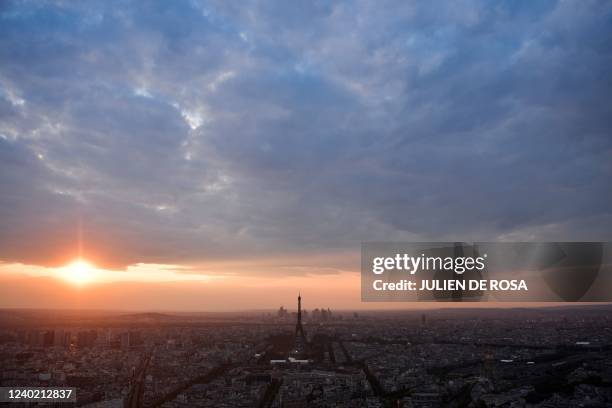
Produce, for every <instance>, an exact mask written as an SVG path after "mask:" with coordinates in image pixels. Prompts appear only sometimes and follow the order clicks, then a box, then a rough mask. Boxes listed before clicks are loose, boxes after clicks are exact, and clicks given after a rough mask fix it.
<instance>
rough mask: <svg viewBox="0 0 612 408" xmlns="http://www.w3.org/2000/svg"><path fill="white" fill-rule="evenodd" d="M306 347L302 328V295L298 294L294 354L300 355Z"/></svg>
mask: <svg viewBox="0 0 612 408" xmlns="http://www.w3.org/2000/svg"><path fill="white" fill-rule="evenodd" d="M305 347H306V333H305V332H304V327H303V326H302V295H301V294H299V293H298V312H297V323H296V325H295V347H294V352H296V353H301V352H303V351H304V349H305Z"/></svg>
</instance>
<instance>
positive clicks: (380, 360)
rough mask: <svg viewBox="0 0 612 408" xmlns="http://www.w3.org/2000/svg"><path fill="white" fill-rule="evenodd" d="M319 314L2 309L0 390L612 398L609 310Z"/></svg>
mask: <svg viewBox="0 0 612 408" xmlns="http://www.w3.org/2000/svg"><path fill="white" fill-rule="evenodd" d="M280 310H285V309H284V308H282V309H280ZM318 310H324V311H325V312H326V313H325V316H326V318H325V319H323V318H322V317H321V316H322V314H321V313H320V312H319V313H318V314H317V313H312V312H311V313H305V311H301V310H300V305H298V311H297V313H296V312H290V311H287V310H285V312H283V313H274V312H250V313H243V314H239V313H235V314H222V313H221V314H156V313H143V314H118V313H102V312H100V313H93V312H81V313H77V312H72V313H69V312H53V313H51V312H42V311H37V312H35V311H8V310H7V311H3V312H2V313H1V323H2V328H1V332H0V342H1V346H0V353H1V359H2V360H1V361H2V362H3V363H2V367H1V385H2V386H24V385H28V386H72V387H76V388H77V403H76V405H77V406H85V407H122V406H145V407H168V408H170V407H193V406H202V407H215V408H217V407H311V406H314V407H392V406H393V407H396V406H402V407H442V406H448V407H560V406H561V407H563V406H567V407H574V406H585V407H608V406H611V405H612V388H611V386H612V351H611V349H610V345H611V344H612V315H611V314H610V311H612V309H611V308H610V307H609V306H605V305H604V306H573V307H550V308H532V309H529V308H519V309H451V308H449V309H437V310H428V311H425V312H423V311H418V312H417V311H395V312H391V311H388V312H360V313H355V312H341V311H334V312H333V313H332V312H331V311H328V310H327V309H318ZM304 316H307V317H304ZM302 334H303V336H304V337H302ZM302 341H303V343H302ZM296 344H298V345H299V346H300V347H302V348H301V349H300V350H299V353H298V354H299V355H296V354H295V346H296Z"/></svg>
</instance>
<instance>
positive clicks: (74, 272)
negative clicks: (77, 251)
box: [62, 259, 96, 286]
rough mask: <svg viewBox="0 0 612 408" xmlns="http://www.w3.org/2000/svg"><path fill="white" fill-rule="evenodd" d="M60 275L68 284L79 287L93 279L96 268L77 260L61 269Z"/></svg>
mask: <svg viewBox="0 0 612 408" xmlns="http://www.w3.org/2000/svg"><path fill="white" fill-rule="evenodd" d="M62 275H63V278H64V279H66V280H67V281H69V282H70V283H73V284H75V285H78V286H81V285H85V284H87V283H90V282H92V281H93V280H94V279H95V277H96V268H95V267H94V266H93V265H92V264H90V263H89V262H87V261H85V260H82V259H77V260H75V261H73V262H72V263H70V264H69V265H67V266H66V267H64V268H62Z"/></svg>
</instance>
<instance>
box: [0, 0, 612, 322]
mask: <svg viewBox="0 0 612 408" xmlns="http://www.w3.org/2000/svg"><path fill="white" fill-rule="evenodd" d="M611 50H612V3H610V2H608V1H590V0H586V1H540V0H534V1H530V2H496V1H485V0H482V1H467V0H466V1H450V0H449V1H440V2H407V1H382V2H381V1H339V2H327V1H313V2H286V1H277V2H260V1H239V2H234V1H211V2H199V1H183V2H163V1H159V2H132V1H117V2H115V1H109V2H88V1H79V2H65V1H55V2H53V1H42V2H41V1H36V2H34V1H3V2H1V3H0V191H1V192H2V193H1V194H0V281H1V282H2V289H0V291H2V292H4V293H1V292H0V294H2V296H0V298H2V299H3V300H0V307H38V306H40V307H69V306H71V305H73V304H74V299H73V298H74V296H76V297H78V299H79V301H78V304H79V305H82V306H83V307H101V306H100V305H102V306H104V305H114V306H116V307H124V308H143V307H145V306H146V307H152V308H154V307H155V306H159V307H158V308H159V309H173V308H176V309H185V310H186V309H199V308H202V309H218V310H221V309H224V308H247V307H253V308H256V307H275V306H276V307H277V306H278V305H279V304H280V303H289V302H293V297H294V294H295V292H297V290H299V289H300V288H301V289H302V291H303V292H304V291H305V292H306V293H305V295H308V296H310V298H311V299H316V301H317V302H320V303H327V305H325V304H321V305H320V306H330V307H363V304H361V303H360V294H359V273H358V272H359V250H360V244H361V242H363V241H380V240H384V241H467V242H469V241H538V240H554V241H567V240H570V241H574V240H586V241H610V240H612V189H611V188H610V185H611V184H612V183H611V180H612V92H610V90H611V89H612V76H611V75H610V72H611V71H612V52H610V51H611ZM79 258H80V259H84V260H85V261H86V262H88V263H89V265H90V268H89V269H90V271H89V272H88V273H90V274H91V277H92V279H90V282H87V285H71V283H74V282H70V280H71V279H70V273H71V272H70V271H73V270H74V268H73V267H72V269H71V266H67V265H71V263H72V262H73V261H74V260H75V259H79ZM94 270H95V273H94V272H92V271H94ZM67 274H68V275H67ZM94 275H95V276H94ZM66 276H68V279H64V278H66ZM72 280H73V281H74V279H72ZM81 283H82V282H81ZM58 285H59V286H58ZM134 285H135V286H134ZM56 286H57V288H56ZM298 287H299V288H298ZM53 288H56V289H53ZM110 288H113V289H112V290H111V289H110ZM117 288H119V289H117ZM129 288H139V289H138V290H136V289H134V290H131V289H129ZM196 289H197V290H196ZM121 290H125V291H127V292H126V293H129V294H126V295H125V296H120V297H118V296H115V297H112V299H114V300H111V297H109V296H110V295H109V293H119V292H120V291H121ZM66 291H67V292H66ZM104 291H106V292H104ZM117 291H119V292H117ZM94 292H95V293H94ZM102 292H104V293H106V295H101V294H100V293H102ZM65 293H68V294H65ZM121 293H123V292H121ZM17 294H19V295H17ZM230 298H240V301H237V302H229V301H228V299H230ZM93 299H96V300H95V301H94V300H93ZM186 299H191V300H190V301H189V302H188V301H187V300H186Z"/></svg>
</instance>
